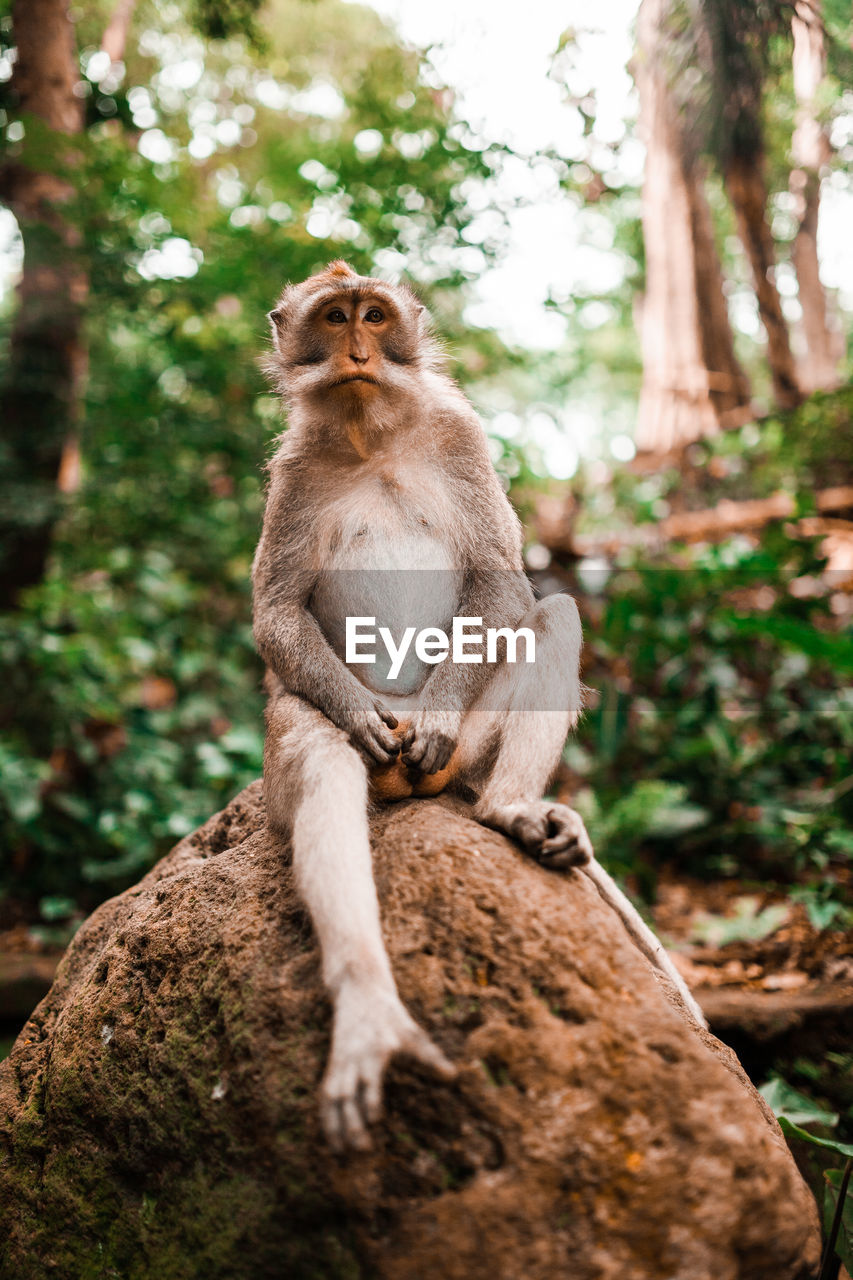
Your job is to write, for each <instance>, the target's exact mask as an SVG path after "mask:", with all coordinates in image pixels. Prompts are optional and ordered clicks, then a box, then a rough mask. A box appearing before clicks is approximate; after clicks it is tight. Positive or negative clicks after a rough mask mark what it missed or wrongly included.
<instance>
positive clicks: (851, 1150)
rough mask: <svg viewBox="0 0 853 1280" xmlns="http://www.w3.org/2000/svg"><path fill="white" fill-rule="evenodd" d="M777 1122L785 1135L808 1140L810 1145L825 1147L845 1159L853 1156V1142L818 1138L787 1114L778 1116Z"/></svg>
mask: <svg viewBox="0 0 853 1280" xmlns="http://www.w3.org/2000/svg"><path fill="white" fill-rule="evenodd" d="M779 1124H780V1125H781V1126H782V1132H783V1133H784V1134H785V1135H786V1136H787V1137H794V1138H802V1140H803V1142H810V1143H811V1144H812V1146H815V1147H826V1148H827V1150H828V1151H835V1152H836V1153H837V1154H838V1155H840V1156H844V1158H845V1159H849V1158H851V1157H853V1142H839V1141H838V1139H837V1138H818V1137H817V1135H816V1134H814V1133H809V1132H808V1130H807V1129H803V1128H801V1127H800V1125H798V1124H795V1123H794V1122H793V1120H789V1119H788V1117H787V1116H780V1117H779Z"/></svg>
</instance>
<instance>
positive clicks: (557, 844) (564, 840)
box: [474, 800, 592, 870]
mask: <svg viewBox="0 0 853 1280" xmlns="http://www.w3.org/2000/svg"><path fill="white" fill-rule="evenodd" d="M474 813H475V815H476V817H477V818H479V820H480V821H481V822H485V823H486V824H487V825H488V826H490V827H497V828H498V830H499V831H503V832H504V833H505V834H506V835H508V836H509V837H510V838H511V839H513V840H517V841H518V843H519V844H521V845H523V846H524V848H525V850H526V851H527V852H528V853H529V854H531V855H532V856H533V857H534V858H536V860H537V862H541V863H542V866H543V867H553V868H554V869H555V870H563V869H564V868H566V867H582V866H584V864H585V863H587V862H589V861H590V859H591V858H592V842H591V841H590V838H589V836H588V835H587V832H586V827H585V826H584V824H583V818H582V817H581V816H580V814H579V813H576V812H575V810H574V809H570V808H569V806H568V805H567V804H555V803H554V802H553V801H551V800H519V801H517V802H516V803H514V804H507V805H500V806H490V807H488V808H486V807H483V808H482V809H481V808H480V806H475V809H474Z"/></svg>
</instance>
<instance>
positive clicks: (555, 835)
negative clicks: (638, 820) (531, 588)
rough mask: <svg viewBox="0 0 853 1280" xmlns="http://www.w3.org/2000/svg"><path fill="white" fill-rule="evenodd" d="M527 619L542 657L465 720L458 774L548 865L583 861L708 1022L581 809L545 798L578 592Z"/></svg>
mask: <svg viewBox="0 0 853 1280" xmlns="http://www.w3.org/2000/svg"><path fill="white" fill-rule="evenodd" d="M520 625H522V626H529V627H531V628H532V629H533V631H534V633H535V635H536V662H535V664H533V665H532V666H527V665H522V664H516V665H515V666H514V667H513V666H509V665H506V666H504V667H503V668H501V669H500V670H498V671H497V672H496V673H495V676H494V678H493V680H492V681H491V682H490V684H489V685H488V687H487V688H486V690H485V692H484V694H483V695H482V697H481V698H480V700H479V701H478V703H477V704H475V706H474V707H472V709H471V712H470V713H469V717H468V719H466V722H465V724H464V725H463V734H462V738H461V740H460V744H459V748H458V751H459V756H460V774H459V778H460V780H461V781H462V782H463V783H465V784H469V785H470V786H471V787H472V788H473V789H474V790H475V791H476V792H477V793H478V798H477V800H476V802H475V805H474V813H475V816H476V817H477V818H479V819H480V821H481V822H485V823H486V824H487V825H488V826H493V827H498V828H499V829H500V830H502V831H505V832H506V834H507V835H509V836H511V837H512V838H513V839H515V840H518V841H519V843H520V844H522V845H523V846H524V847H525V848H526V849H527V851H528V852H529V853H531V854H533V856H534V857H536V858H537V859H538V861H540V862H541V863H543V865H545V866H550V867H556V868H563V867H570V866H578V867H582V868H583V870H584V871H585V872H586V874H587V875H588V876H589V878H590V879H591V880H592V882H593V884H594V885H595V887H596V889H597V890H598V892H599V893H600V894H601V896H602V898H604V900H605V902H607V904H608V905H609V906H610V907H612V908H613V910H614V911H616V913H617V914H618V915H619V916H620V918H621V919H622V922H623V923H624V925H625V927H626V929H627V930H628V932H629V934H630V935H631V937H632V939H633V940H634V942H635V943H636V944H637V946H638V947H639V948H640V950H641V951H642V952H643V954H644V955H645V956H646V958H647V959H648V960H650V961H651V963H652V964H653V965H654V966H655V967H656V968H657V969H659V970H660V971H661V972H662V973H664V974H666V976H667V978H668V979H669V981H670V982H671V983H672V984H673V985H674V986H675V988H676V989H677V991H678V992H679V994H680V996H681V998H682V1000H683V1001H684V1003H685V1005H686V1006H687V1008H688V1010H689V1011H690V1013H691V1014H692V1015H693V1017H694V1018H695V1019H696V1021H697V1022H699V1023H700V1025H702V1026H707V1023H706V1021H705V1018H704V1015H703V1013H702V1010H701V1009H700V1008H699V1006H698V1004H697V1003H696V1001H695V1000H694V998H693V996H692V995H691V994H690V991H689V989H688V987H687V985H686V983H685V982H684V980H683V978H682V977H681V975H680V973H679V972H678V970H677V969H676V968H675V966H674V964H673V963H672V960H671V959H670V957H669V955H668V954H667V952H666V950H665V948H664V947H663V945H662V943H661V942H660V941H659V940H658V939H657V938H656V937H655V935H654V933H653V932H652V930H651V929H650V928H649V927H648V925H647V924H646V923H645V921H644V920H643V919H642V917H641V916H640V914H639V913H638V911H637V910H636V909H635V907H634V906H633V905H632V904H631V903H630V902H629V901H628V899H627V898H626V897H625V895H624V893H622V891H621V889H620V888H619V886H618V885H617V884H616V883H615V882H614V881H613V880H612V879H611V877H610V876H609V875H608V874H607V872H606V871H605V870H604V868H603V867H602V866H601V864H600V863H599V862H597V861H596V859H595V857H594V854H593V850H592V844H591V842H590V839H589V836H588V835H587V832H586V828H585V827H584V824H583V820H582V818H581V817H580V815H579V814H577V813H575V811H574V809H570V808H569V806H568V805H563V804H555V803H553V802H552V801H549V800H543V799H541V796H542V792H543V791H544V790H545V789H546V787H547V786H548V782H549V781H550V778H551V776H552V774H553V772H554V770H555V768H556V767H557V764H558V762H559V759H560V755H561V753H562V749H563V744H564V742H565V740H566V736H567V734H568V732H569V729H570V728H572V727H573V726H574V725H575V723H576V722H577V719H578V715H579V714H580V708H581V702H582V695H581V686H580V679H579V673H578V666H579V656H580V643H581V630H580V619H579V617H578V612H577V608H576V606H575V604H574V601H573V600H572V599H571V598H570V597H569V596H564V595H557V596H549V597H547V598H546V599H545V600H542V601H540V602H539V603H538V604H536V605H535V606H534V607H533V609H532V610H531V611H530V613H529V614H528V615H527V616H526V617H525V618H524V619H522V622H521V624H520ZM559 708H563V710H560V709H559Z"/></svg>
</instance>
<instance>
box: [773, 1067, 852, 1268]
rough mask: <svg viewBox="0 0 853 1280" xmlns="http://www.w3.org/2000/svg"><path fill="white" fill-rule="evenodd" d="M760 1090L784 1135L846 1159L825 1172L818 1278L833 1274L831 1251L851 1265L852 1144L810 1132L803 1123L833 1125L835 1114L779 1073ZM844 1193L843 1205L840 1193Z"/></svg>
mask: <svg viewBox="0 0 853 1280" xmlns="http://www.w3.org/2000/svg"><path fill="white" fill-rule="evenodd" d="M760 1092H761V1093H762V1094H763V1096H764V1100H765V1101H766V1102H767V1104H768V1105H769V1106H770V1107H771V1109H772V1110H773V1112H774V1114H775V1115H776V1117H777V1118H778V1120H779V1124H780V1125H781V1126H782V1130H783V1132H784V1133H785V1136H786V1137H787V1138H789V1139H790V1138H794V1139H797V1140H799V1141H800V1142H804V1143H806V1144H807V1145H808V1146H811V1147H818V1148H820V1149H821V1150H822V1151H829V1152H832V1153H834V1154H835V1155H837V1156H840V1157H842V1158H844V1159H846V1162H847V1163H846V1165H845V1167H844V1168H843V1169H828V1170H826V1171H825V1172H824V1201H823V1223H824V1232H825V1235H826V1239H827V1245H826V1250H825V1252H824V1259H823V1265H822V1266H821V1270H820V1278H819V1280H823V1278H824V1276H829V1275H831V1274H835V1271H833V1270H831V1268H830V1265H829V1257H830V1255H831V1253H833V1252H834V1253H836V1254H837V1256H838V1257H839V1258H840V1259H841V1261H842V1262H843V1263H844V1265H845V1266H846V1267H847V1268H848V1269H849V1267H850V1266H851V1265H853V1196H851V1195H850V1194H849V1191H848V1186H849V1180H850V1167H851V1161H853V1145H851V1144H850V1143H849V1142H842V1141H840V1140H839V1139H838V1138H836V1137H826V1136H822V1135H820V1134H815V1133H810V1132H809V1130H808V1129H806V1128H804V1127H803V1126H804V1125H809V1124H815V1125H817V1126H818V1127H819V1128H822V1129H833V1128H835V1126H836V1125H837V1124H838V1119H839V1118H838V1116H837V1115H836V1114H835V1113H834V1112H831V1111H827V1110H825V1109H824V1108H823V1107H821V1106H819V1105H818V1104H816V1103H814V1102H813V1101H812V1100H811V1099H810V1098H808V1097H806V1096H805V1094H802V1093H799V1092H798V1091H797V1090H796V1089H792V1088H791V1086H790V1085H789V1084H788V1083H787V1082H786V1081H785V1080H782V1079H781V1078H780V1077H775V1078H773V1079H771V1080H768V1081H767V1083H766V1084H764V1085H762V1086H761V1089H760ZM840 1195H843V1196H844V1201H843V1205H842V1204H839V1196H840Z"/></svg>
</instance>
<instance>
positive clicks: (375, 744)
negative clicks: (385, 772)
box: [363, 730, 400, 764]
mask: <svg viewBox="0 0 853 1280" xmlns="http://www.w3.org/2000/svg"><path fill="white" fill-rule="evenodd" d="M363 746H364V749H365V751H367V753H368V754H369V755H370V756H371V757H372V758H373V759H374V760H375V761H376V762H377V764H390V763H391V761H392V760H396V759H397V756H398V755H399V753H400V744H399V742H398V741H397V739H396V738H393V737H392V736H391V735H390V734H389V733H386V732H385V731H384V730H382V731H379V730H374V731H373V733H368V734H366V735H365V737H364V739H363Z"/></svg>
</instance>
